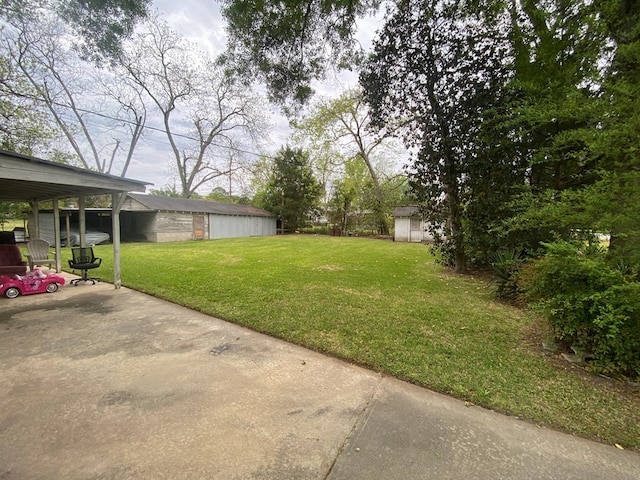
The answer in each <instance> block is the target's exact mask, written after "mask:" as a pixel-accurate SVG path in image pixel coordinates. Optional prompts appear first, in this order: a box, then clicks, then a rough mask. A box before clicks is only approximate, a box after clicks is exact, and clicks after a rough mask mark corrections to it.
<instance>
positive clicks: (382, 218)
mask: <svg viewBox="0 0 640 480" xmlns="http://www.w3.org/2000/svg"><path fill="white" fill-rule="evenodd" d="M293 125H294V127H295V129H296V133H297V135H298V136H299V137H303V138H304V139H306V140H308V141H310V143H311V144H312V145H330V148H331V150H332V151H337V152H339V155H337V156H336V158H337V159H339V161H340V160H342V159H348V161H358V162H361V163H362V164H363V166H364V167H366V174H367V176H368V177H369V180H370V182H369V183H370V184H371V186H372V188H371V189H370V190H369V192H370V193H371V194H372V195H371V199H372V201H371V202H370V204H369V206H368V207H369V209H370V210H371V211H372V212H373V217H374V218H375V222H376V223H377V226H376V228H377V230H378V231H379V233H381V234H382V235H387V234H388V233H389V224H388V218H389V214H390V213H391V212H390V210H389V207H388V202H387V201H386V198H385V193H386V189H385V188H384V183H385V181H386V178H385V177H386V175H385V173H386V172H384V171H381V168H380V167H383V166H386V164H385V162H384V160H385V159H389V158H390V159H393V160H396V159H398V158H399V157H400V155H401V154H402V152H401V148H400V145H398V142H397V139H396V138H394V137H393V135H392V132H391V131H390V130H378V132H377V133H374V131H373V130H372V129H371V117H370V115H369V109H368V108H367V105H366V104H365V103H364V99H363V96H362V91H361V90H360V89H351V90H348V91H345V92H344V93H343V94H342V95H340V96H339V97H338V98H336V99H333V100H320V101H318V102H316V103H315V104H314V105H313V106H312V108H311V109H310V112H309V113H308V114H307V115H306V116H305V117H304V118H303V119H302V120H300V121H296V122H293ZM313 151H314V152H316V151H320V152H322V151H323V148H322V147H321V148H314V149H313ZM314 156H315V155H314ZM342 161H344V160H342ZM337 171H340V169H337Z"/></svg>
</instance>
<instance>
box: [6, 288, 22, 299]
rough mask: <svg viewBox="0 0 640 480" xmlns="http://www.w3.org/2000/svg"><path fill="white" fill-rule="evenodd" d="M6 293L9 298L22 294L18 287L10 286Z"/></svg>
mask: <svg viewBox="0 0 640 480" xmlns="http://www.w3.org/2000/svg"><path fill="white" fill-rule="evenodd" d="M4 294H5V296H6V297H7V298H16V297H17V296H18V295H20V290H18V289H17V288H16V287H9V288H7V290H6V291H5V292H4Z"/></svg>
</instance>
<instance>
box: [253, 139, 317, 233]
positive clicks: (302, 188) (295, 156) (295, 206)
mask: <svg viewBox="0 0 640 480" xmlns="http://www.w3.org/2000/svg"><path fill="white" fill-rule="evenodd" d="M320 194H321V188H320V184H319V183H318V181H317V180H316V179H315V177H314V176H313V172H312V170H311V165H310V161H309V154H308V153H307V152H305V151H303V150H302V149H293V148H291V147H289V146H286V147H283V148H281V149H280V150H279V151H278V153H277V154H276V156H275V158H274V159H273V163H272V165H271V170H270V175H269V179H268V182H267V183H266V184H265V185H264V187H263V190H262V191H261V192H259V194H258V195H257V197H256V199H257V200H258V202H259V203H260V206H262V207H263V208H265V209H266V210H268V211H270V212H272V213H274V214H276V215H277V216H278V219H279V220H280V221H281V222H282V223H281V228H282V229H283V230H284V229H286V230H289V231H295V230H297V229H298V228H300V227H302V226H304V225H305V224H306V223H307V221H308V218H309V215H310V214H311V213H312V212H313V210H314V209H315V208H316V207H317V206H318V200H319V198H320Z"/></svg>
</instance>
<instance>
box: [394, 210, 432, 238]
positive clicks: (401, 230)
mask: <svg viewBox="0 0 640 480" xmlns="http://www.w3.org/2000/svg"><path fill="white" fill-rule="evenodd" d="M393 219H394V236H393V238H394V240H395V241H396V242H425V241H432V240H433V237H432V236H431V234H430V233H429V232H427V224H426V222H425V221H424V220H423V219H422V216H421V215H420V210H419V209H418V207H416V206H414V205H410V206H405V207H396V208H395V210H394V211H393Z"/></svg>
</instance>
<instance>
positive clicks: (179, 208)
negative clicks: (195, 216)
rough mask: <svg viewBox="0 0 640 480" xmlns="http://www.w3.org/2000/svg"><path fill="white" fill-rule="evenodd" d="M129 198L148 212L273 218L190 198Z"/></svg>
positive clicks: (253, 210)
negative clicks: (148, 210)
mask: <svg viewBox="0 0 640 480" xmlns="http://www.w3.org/2000/svg"><path fill="white" fill-rule="evenodd" d="M129 196H130V197H131V198H133V199H134V200H136V201H137V202H140V203H141V204H142V205H144V206H145V207H147V208H148V209H150V210H158V211H163V212H190V213H213V214H218V215H239V216H245V217H273V214H271V213H269V212H267V211H266V210H263V209H261V208H258V207H254V206H252V205H238V204H235V203H222V202H212V201H209V200H192V199H190V198H176V197H162V196H157V195H141V194H138V193H130V194H129Z"/></svg>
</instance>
